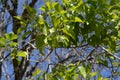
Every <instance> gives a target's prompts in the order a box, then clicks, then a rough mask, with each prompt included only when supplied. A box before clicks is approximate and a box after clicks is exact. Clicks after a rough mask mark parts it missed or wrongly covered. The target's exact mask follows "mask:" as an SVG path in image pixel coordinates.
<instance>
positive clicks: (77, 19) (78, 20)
mask: <svg viewBox="0 0 120 80" xmlns="http://www.w3.org/2000/svg"><path fill="white" fill-rule="evenodd" d="M75 22H83V21H82V20H81V19H80V18H79V17H75Z"/></svg>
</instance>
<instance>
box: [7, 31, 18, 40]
mask: <svg viewBox="0 0 120 80" xmlns="http://www.w3.org/2000/svg"><path fill="white" fill-rule="evenodd" d="M17 37H18V36H17V35H16V34H14V33H13V32H11V33H9V34H5V38H6V39H8V40H14V39H17Z"/></svg>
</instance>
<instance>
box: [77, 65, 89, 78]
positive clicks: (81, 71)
mask: <svg viewBox="0 0 120 80" xmlns="http://www.w3.org/2000/svg"><path fill="white" fill-rule="evenodd" d="M78 69H79V71H80V73H81V74H82V75H83V77H84V78H86V77H87V73H86V70H85V68H84V67H83V66H80V67H78Z"/></svg>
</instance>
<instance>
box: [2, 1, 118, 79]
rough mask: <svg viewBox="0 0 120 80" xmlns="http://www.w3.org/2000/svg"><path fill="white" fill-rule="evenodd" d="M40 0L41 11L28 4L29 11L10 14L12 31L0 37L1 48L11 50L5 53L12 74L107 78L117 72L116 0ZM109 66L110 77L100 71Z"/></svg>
mask: <svg viewBox="0 0 120 80" xmlns="http://www.w3.org/2000/svg"><path fill="white" fill-rule="evenodd" d="M33 1H34V0H33ZM44 2H45V4H44V6H42V7H40V10H41V14H38V13H37V11H36V10H35V9H34V8H33V6H32V7H31V5H29V6H28V5H26V6H24V8H25V11H26V13H27V14H26V13H25V14H24V12H23V14H22V16H18V15H14V16H12V15H11V16H12V17H13V32H12V33H4V35H3V36H2V37H0V47H1V49H4V51H8V52H9V53H10V57H9V58H8V59H9V60H12V62H13V63H12V64H13V67H14V74H15V79H16V80H17V76H18V77H19V79H20V80H22V79H23V78H24V79H25V78H26V79H37V78H38V79H45V80H78V79H86V80H90V79H95V80H96V79H97V80H109V79H116V78H117V77H120V76H119V74H120V73H119V70H118V68H119V64H118V63H117V62H119V60H120V58H119V57H118V56H117V55H118V53H119V50H118V49H119V38H120V31H119V30H120V28H119V25H120V23H119V17H120V10H119V9H120V2H119V0H114V1H113V0H62V1H60V2H57V1H53V0H44ZM14 20H17V21H18V23H16V22H14ZM14 25H16V26H17V25H19V26H18V28H16V26H14ZM37 51H38V54H37ZM1 60H2V59H1ZM4 60H5V59H4ZM45 61H46V62H45ZM14 62H15V63H14ZM32 62H34V63H32ZM39 63H41V64H44V63H45V65H44V67H46V66H47V69H43V70H42V68H40V66H39V65H40V64H39ZM46 64H47V65H46ZM107 69H109V71H110V70H112V71H111V74H110V73H109V74H108V75H110V76H108V77H106V76H104V75H103V74H102V71H104V70H107ZM22 73H23V74H22ZM106 74H107V73H106Z"/></svg>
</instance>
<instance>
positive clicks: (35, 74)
mask: <svg viewBox="0 0 120 80" xmlns="http://www.w3.org/2000/svg"><path fill="white" fill-rule="evenodd" d="M40 72H41V70H40V69H39V68H37V69H36V70H35V71H34V72H33V74H32V75H33V76H37V75H38V74H39V73H40Z"/></svg>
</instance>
